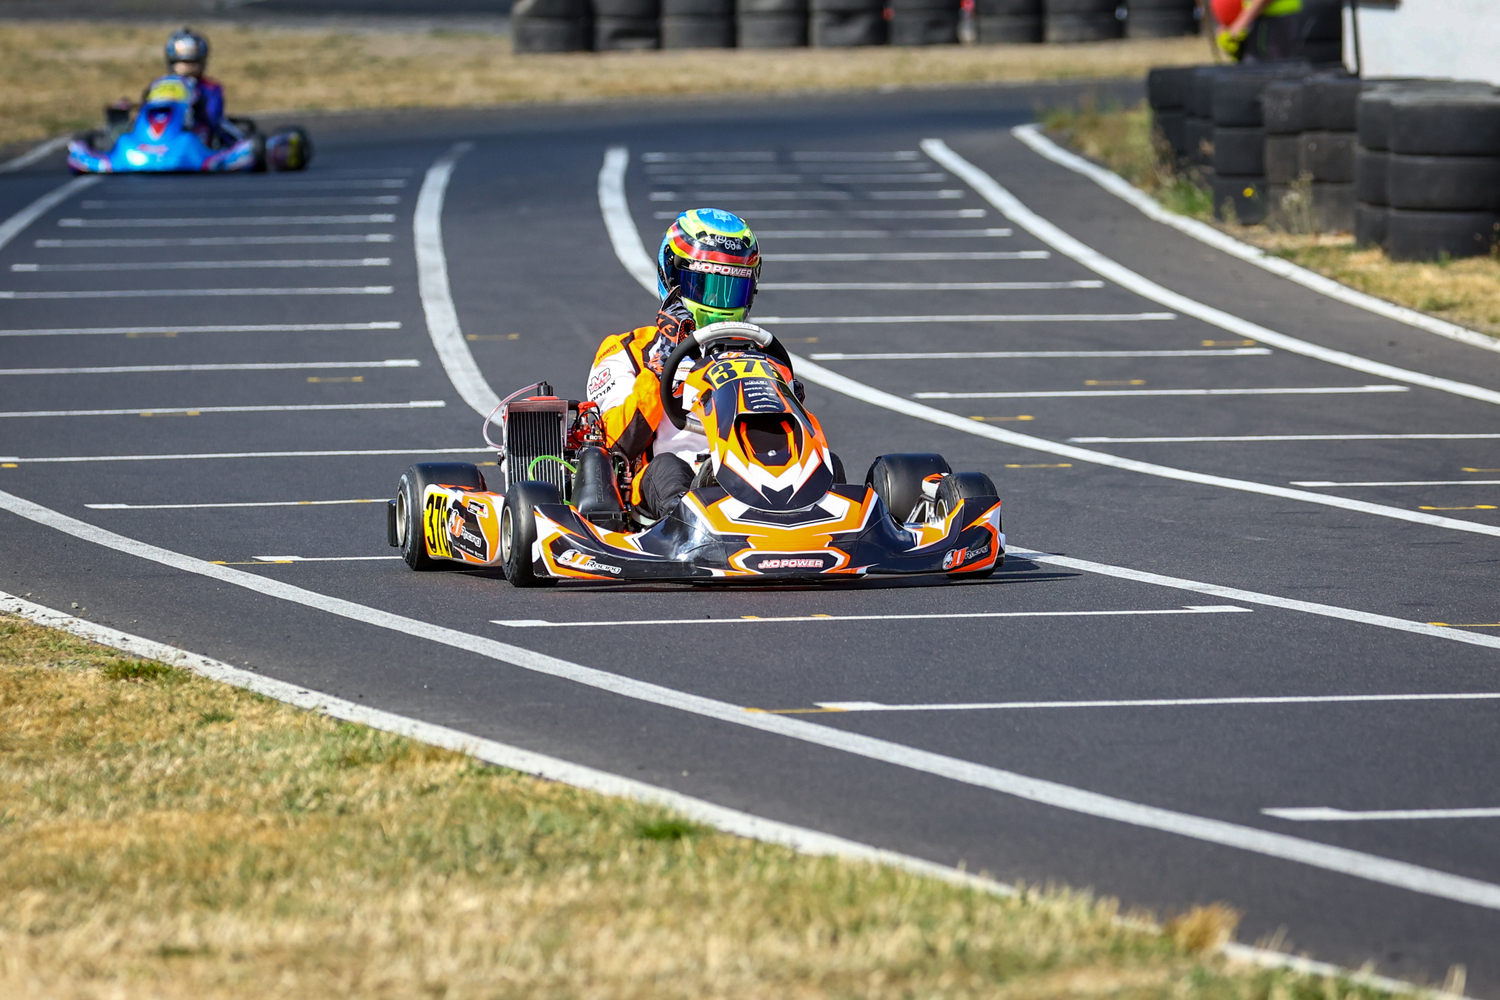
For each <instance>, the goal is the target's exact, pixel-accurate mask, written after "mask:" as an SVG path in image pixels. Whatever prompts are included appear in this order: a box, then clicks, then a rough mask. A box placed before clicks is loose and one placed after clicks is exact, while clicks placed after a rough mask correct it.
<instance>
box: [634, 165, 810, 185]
mask: <svg viewBox="0 0 1500 1000" xmlns="http://www.w3.org/2000/svg"><path fill="white" fill-rule="evenodd" d="M646 174H647V176H649V177H650V178H651V183H652V184H676V185H684V184H686V185H694V184H799V183H801V182H802V181H803V180H805V179H806V178H807V176H808V175H807V174H773V173H770V172H767V173H763V174H717V173H713V172H711V171H701V172H699V173H696V174H684V173H681V172H680V171H679V172H678V173H675V174H663V173H660V172H659V168H658V169H656V170H653V169H651V168H649V167H648V168H647V169H646Z"/></svg>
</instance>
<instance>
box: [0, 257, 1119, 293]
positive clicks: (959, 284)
mask: <svg viewBox="0 0 1500 1000" xmlns="http://www.w3.org/2000/svg"><path fill="white" fill-rule="evenodd" d="M15 267H16V265H14V264H12V265H11V268H12V270H14V269H15ZM757 287H759V288H760V290H761V291H767V292H1025V291H1054V290H1057V289H1064V288H1103V287H1104V282H1102V281H1092V282H1090V281H1079V282H1075V281H765V282H761V283H760V284H759V285H758V286H757Z"/></svg>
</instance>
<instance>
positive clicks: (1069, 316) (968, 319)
mask: <svg viewBox="0 0 1500 1000" xmlns="http://www.w3.org/2000/svg"><path fill="white" fill-rule="evenodd" d="M1176 318H1177V316H1176V314H1175V313H1168V312H1159V313H994V314H986V313H979V314H975V315H950V316H761V317H758V318H757V319H756V322H757V323H761V324H764V325H769V324H772V323H781V324H783V325H804V326H805V325H809V324H811V325H815V326H835V325H847V324H869V323H899V324H902V325H908V324H911V323H1153V322H1165V321H1167V320H1173V319H1176Z"/></svg>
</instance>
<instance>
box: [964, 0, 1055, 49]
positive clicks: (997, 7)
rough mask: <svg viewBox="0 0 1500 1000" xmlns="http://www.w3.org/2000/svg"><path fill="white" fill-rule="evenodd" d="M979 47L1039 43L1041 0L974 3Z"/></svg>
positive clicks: (980, 1) (978, 0) (1004, 0)
mask: <svg viewBox="0 0 1500 1000" xmlns="http://www.w3.org/2000/svg"><path fill="white" fill-rule="evenodd" d="M974 28H975V31H976V32H977V33H978V36H979V39H978V40H979V44H981V45H1029V44H1032V43H1035V42H1040V41H1041V40H1042V0H974Z"/></svg>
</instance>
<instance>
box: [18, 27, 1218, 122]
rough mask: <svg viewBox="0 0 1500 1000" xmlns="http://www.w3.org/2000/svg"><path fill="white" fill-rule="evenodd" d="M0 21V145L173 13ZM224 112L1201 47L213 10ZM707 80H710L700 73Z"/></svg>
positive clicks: (119, 59)
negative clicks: (867, 39)
mask: <svg viewBox="0 0 1500 1000" xmlns="http://www.w3.org/2000/svg"><path fill="white" fill-rule="evenodd" d="M176 26H178V25H177V24H176V22H174V23H172V24H167V23H162V24H161V25H155V26H153V25H140V24H108V23H104V24H85V23H81V22H67V21H57V22H34V21H12V22H8V23H3V22H0V87H3V88H4V91H5V93H6V101H5V103H4V104H3V105H0V145H3V144H7V143H15V142H21V141H28V140H36V139H41V138H45V137H46V136H49V135H53V134H56V133H58V132H60V131H66V130H69V129H75V128H82V127H86V126H90V125H94V124H97V123H98V120H99V118H100V115H101V112H100V109H101V108H102V107H103V106H104V105H105V104H106V103H108V102H109V101H111V100H114V99H115V98H117V97H121V96H130V97H134V98H139V95H140V91H141V88H142V87H143V86H144V85H145V84H146V82H147V81H148V80H149V79H150V77H151V76H152V75H153V74H154V73H156V72H158V71H159V70H160V67H161V45H162V40H163V38H165V37H166V35H167V34H168V33H169V32H170V30H171V29H172V28H173V27H176ZM204 30H205V31H206V32H207V33H208V34H209V36H210V38H211V39H212V41H213V45H214V57H213V63H212V65H211V71H212V73H213V75H214V76H216V77H218V78H219V79H220V80H223V81H224V84H225V87H226V89H227V90H228V94H229V100H230V110H231V113H235V112H236V111H238V112H240V113H245V112H248V111H253V110H264V109H274V110H287V111H291V110H299V111H300V110H338V109H351V108H389V107H471V106H487V105H497V104H508V103H516V102H538V101H562V100H588V99H598V98H613V97H679V98H680V97H707V96H712V97H716V98H717V97H722V95H724V94H732V95H733V94H757V93H760V94H764V93H790V92H795V91H809V90H840V89H858V88H872V87H880V86H896V87H913V86H924V85H935V84H969V83H991V82H997V81H1006V80H1018V81H1019V80H1040V79H1070V78H1107V77H1130V76H1140V75H1142V74H1144V73H1145V71H1146V68H1147V67H1148V66H1152V65H1157V64H1164V63H1173V64H1177V63H1189V62H1192V61H1194V60H1196V59H1199V58H1201V57H1202V54H1203V42H1202V40H1201V39H1196V38H1184V39H1163V40H1151V39H1147V40H1137V41H1121V42H1101V43H1094V44H1088V45H1010V46H983V47H980V46H968V47H958V46H939V47H934V48H921V49H910V48H885V47H881V48H865V49H844V50H836V49H785V50H775V51H767V50H733V49H731V50H717V51H697V52H693V51H673V52H611V53H599V54H594V53H572V54H562V55H533V56H516V55H513V54H512V53H511V50H510V41H509V39H507V38H502V37H498V36H495V35H485V34H463V33H456V32H431V33H425V34H414V33H394V32H351V31H336V30H331V29H289V28H259V27H249V26H246V25H243V24H241V25H230V24H212V23H210V24H207V25H205V26H204ZM706 80H708V81H712V84H711V85H709V86H708V88H707V90H706V91H705V84H704V81H706Z"/></svg>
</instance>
